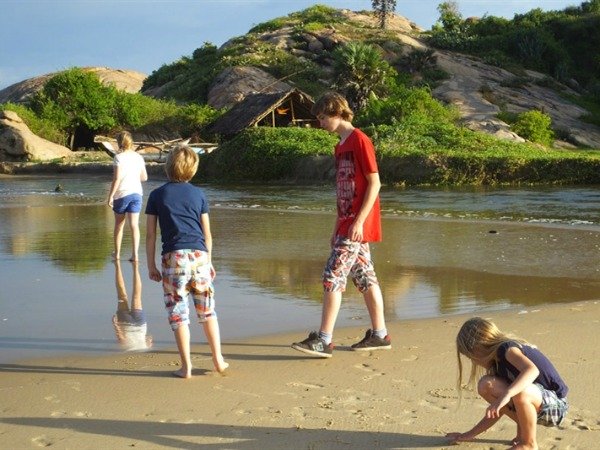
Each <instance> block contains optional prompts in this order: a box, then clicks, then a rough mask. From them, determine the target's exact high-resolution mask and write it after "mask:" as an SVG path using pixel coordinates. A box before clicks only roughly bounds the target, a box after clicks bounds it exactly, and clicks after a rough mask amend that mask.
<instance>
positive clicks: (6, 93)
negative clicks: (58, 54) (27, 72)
mask: <svg viewBox="0 0 600 450" xmlns="http://www.w3.org/2000/svg"><path fill="white" fill-rule="evenodd" d="M82 70H85V71H87V72H93V73H95V74H96V75H98V78H99V79H100V81H101V82H102V83H103V84H105V85H112V86H114V87H116V88H117V89H119V90H122V91H125V92H129V93H135V92H139V91H140V89H141V88H142V84H143V83H144V80H145V79H146V75H145V74H143V73H141V72H136V71H134V70H121V69H111V68H109V67H83V68H82ZM56 73H58V72H56ZM56 73H48V74H45V75H40V76H37V77H33V78H29V79H27V80H24V81H20V82H18V83H15V84H13V85H10V86H8V87H7V88H4V89H2V90H0V103H8V102H10V103H25V102H26V101H27V100H28V99H29V98H31V96H32V95H34V94H35V93H36V92H38V91H39V90H40V89H42V88H43V87H44V84H45V83H46V81H48V80H49V79H50V78H52V77H53V76H54V75H56Z"/></svg>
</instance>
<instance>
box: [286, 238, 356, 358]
mask: <svg viewBox="0 0 600 450" xmlns="http://www.w3.org/2000/svg"><path fill="white" fill-rule="evenodd" d="M357 253H358V244H357V243H353V242H352V241H350V240H348V239H343V238H338V239H336V241H335V243H334V246H333V248H332V249H331V254H330V256H329V259H328V260H327V264H326V265H325V269H324V271H323V291H324V293H323V308H322V310H321V327H320V328H319V333H316V332H311V333H310V334H309V335H308V338H306V339H305V340H303V341H301V342H294V343H293V344H292V348H293V349H295V350H298V351H301V352H303V353H306V354H308V355H311V356H316V357H319V358H331V356H332V353H333V344H332V343H331V340H332V337H333V329H334V327H335V322H336V320H337V316H338V312H339V310H340V305H341V302H342V292H344V290H345V289H346V278H347V277H348V274H349V273H350V268H351V267H352V265H353V264H354V261H355V259H356V254H357Z"/></svg>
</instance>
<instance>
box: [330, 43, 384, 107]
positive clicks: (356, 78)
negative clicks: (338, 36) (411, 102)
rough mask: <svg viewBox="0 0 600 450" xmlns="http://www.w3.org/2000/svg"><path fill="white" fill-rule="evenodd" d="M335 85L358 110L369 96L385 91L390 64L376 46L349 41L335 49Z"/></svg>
mask: <svg viewBox="0 0 600 450" xmlns="http://www.w3.org/2000/svg"><path fill="white" fill-rule="evenodd" d="M333 57H334V60H335V64H334V70H335V74H336V82H335V85H336V88H338V89H339V90H341V91H343V92H344V93H345V95H346V98H347V99H348V102H349V103H350V105H351V106H352V108H353V109H354V110H355V111H360V110H361V109H363V108H365V107H366V106H367V103H368V100H369V96H371V95H372V94H378V93H381V92H383V91H384V90H385V87H386V82H387V80H388V77H389V76H390V73H391V70H393V69H392V68H391V67H390V65H389V64H388V63H387V62H386V61H385V60H384V59H383V57H382V56H381V53H380V52H379V51H378V50H377V49H376V48H375V47H373V46H371V45H368V44H364V43H362V42H350V43H349V44H347V45H345V46H343V47H338V48H337V49H336V50H335V51H334V52H333Z"/></svg>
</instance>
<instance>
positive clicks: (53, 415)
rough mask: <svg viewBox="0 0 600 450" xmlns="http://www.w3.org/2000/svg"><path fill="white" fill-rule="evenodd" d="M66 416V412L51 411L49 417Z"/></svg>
mask: <svg viewBox="0 0 600 450" xmlns="http://www.w3.org/2000/svg"><path fill="white" fill-rule="evenodd" d="M66 415H67V412H66V411H52V412H51V413H50V417H64V416H66Z"/></svg>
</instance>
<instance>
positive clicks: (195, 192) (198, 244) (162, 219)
mask: <svg viewBox="0 0 600 450" xmlns="http://www.w3.org/2000/svg"><path fill="white" fill-rule="evenodd" d="M207 213H208V201H207V200H206V196H205V195H204V191H203V190H202V189H200V188H199V187H197V186H193V185H191V184H190V183H171V182H169V183H166V184H163V185H162V186H161V187H159V188H157V189H155V190H153V191H152V192H151V193H150V195H149V196H148V203H147V204H146V214H150V215H153V216H158V224H159V226H160V235H161V240H162V254H163V255H164V254H165V253H169V252H172V251H174V250H184V249H189V250H202V251H208V250H207V248H206V243H205V241H204V232H203V230H202V225H201V222H200V216H201V215H202V214H207Z"/></svg>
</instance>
